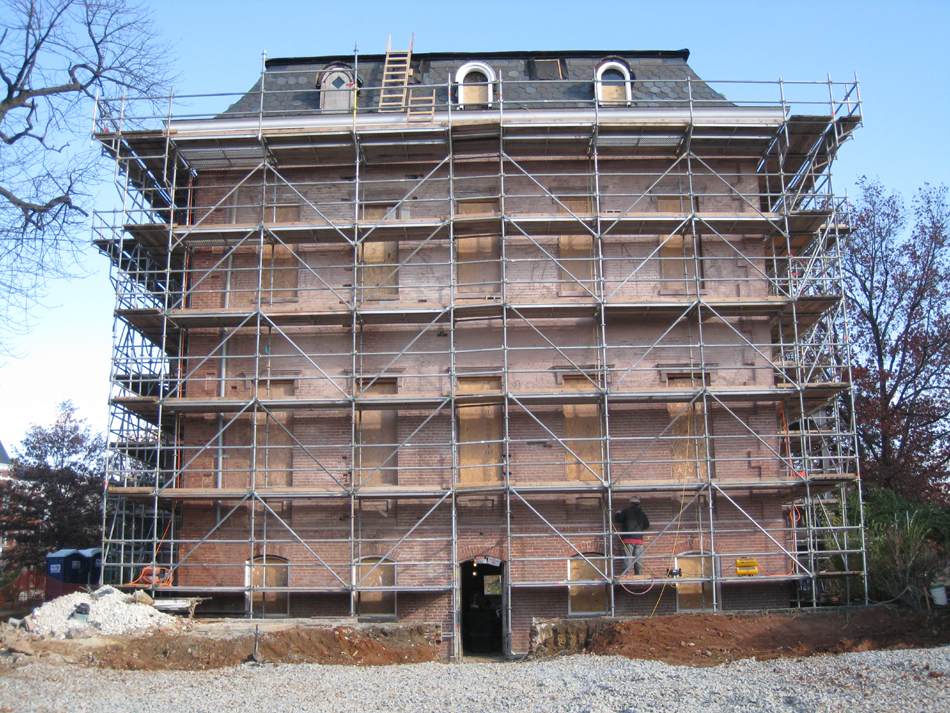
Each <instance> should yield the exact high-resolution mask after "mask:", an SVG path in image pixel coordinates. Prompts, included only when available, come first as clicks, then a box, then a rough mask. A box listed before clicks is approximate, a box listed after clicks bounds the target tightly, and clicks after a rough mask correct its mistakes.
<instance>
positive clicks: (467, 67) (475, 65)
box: [455, 62, 497, 109]
mask: <svg viewBox="0 0 950 713" xmlns="http://www.w3.org/2000/svg"><path fill="white" fill-rule="evenodd" d="M471 72H481V73H482V74H484V75H485V76H486V77H487V78H488V108H489V109H490V108H491V106H492V104H494V102H495V81H496V79H497V78H496V77H495V70H494V69H492V68H491V65H488V64H485V63H484V62H466V63H465V64H463V65H462V66H461V67H459V68H458V71H457V72H456V73H455V84H456V85H458V108H459V109H464V108H465V104H464V103H463V101H462V95H463V91H462V85H463V83H464V81H465V77H466V76H467V75H468V74H470V73H471Z"/></svg>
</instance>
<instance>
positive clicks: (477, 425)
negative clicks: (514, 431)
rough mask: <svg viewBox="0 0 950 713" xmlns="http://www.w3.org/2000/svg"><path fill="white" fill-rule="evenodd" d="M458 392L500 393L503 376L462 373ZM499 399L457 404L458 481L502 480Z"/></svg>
mask: <svg viewBox="0 0 950 713" xmlns="http://www.w3.org/2000/svg"><path fill="white" fill-rule="evenodd" d="M458 393H460V394H478V393H497V394H501V379H500V378H496V377H459V380H458ZM501 417H502V407H501V404H500V403H493V404H477V405H470V406H459V407H458V425H459V446H458V462H459V482H460V483H498V482H501V481H502V480H503V473H502V444H501V425H502V424H501Z"/></svg>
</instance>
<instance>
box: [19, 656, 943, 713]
mask: <svg viewBox="0 0 950 713" xmlns="http://www.w3.org/2000/svg"><path fill="white" fill-rule="evenodd" d="M120 710H128V711H136V712H137V713H150V712H155V713H166V712H167V713H182V712H183V711H188V712H189V713H204V712H208V713H222V711H224V712H226V713H238V712H239V711H257V712H266V711H281V713H284V712H288V713H289V712H291V711H320V712H322V711H346V712H347V713H359V712H362V711H409V712H412V713H416V712H423V711H439V712H441V711H452V712H453V713H469V712H471V713H484V712H485V711H506V712H507V713H526V712H528V711H531V712H534V711H537V712H538V713H541V712H544V713H554V712H560V711H571V712H578V713H580V712H583V713H608V712H609V713H615V712H616V713H635V712H636V713H641V712H644V713H645V712H653V711H656V712H657V713H659V712H660V711H662V712H663V713H674V712H676V711H684V712H685V711H689V712H690V713H693V712H695V711H703V713H715V712H718V711H763V712H768V713H776V712H783V711H789V712H794V713H806V712H807V713H812V712H813V711H849V713H852V712H856V711H875V712H879V711H901V712H902V713H918V712H924V711H941V712H945V711H947V710H950V647H948V648H939V649H917V650H905V651H867V652H863V653H856V654H843V655H840V656H813V657H809V658H806V659H798V660H796V659H774V660H771V661H754V660H748V661H740V662H736V663H731V664H724V665H722V666H717V667H714V668H690V667H685V666H669V665H667V664H664V663H657V662H652V661H637V660H630V659H624V658H619V657H598V656H569V657H563V658H558V659H548V660H544V661H533V662H528V663H478V664H462V665H453V664H438V663H427V664H413V665H405V666H387V667H377V668H371V667H366V668H357V667H350V666H318V665H287V664H282V665H262V666H259V665H245V666H241V667H238V668H231V669H218V670H214V671H205V672H138V671H112V670H98V669H87V668H82V667H79V666H69V665H49V664H46V663H41V662H35V663H30V664H28V665H26V666H22V667H20V668H12V669H5V670H4V669H0V711H3V713H15V712H16V713H18V712H19V711H43V712H45V711H56V712H57V713H58V712H59V711H70V713H75V712H77V711H110V712H112V713H114V712H115V711H120Z"/></svg>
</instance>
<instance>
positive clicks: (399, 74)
mask: <svg viewBox="0 0 950 713" xmlns="http://www.w3.org/2000/svg"><path fill="white" fill-rule="evenodd" d="M415 38H416V36H415V34H413V35H412V39H410V40H409V50H408V51H407V52H394V51H393V50H392V39H393V36H392V35H390V36H389V38H388V39H387V40H386V62H385V64H383V81H382V89H381V90H380V92H379V110H380V111H406V109H407V106H408V103H407V101H406V98H407V97H406V95H407V93H408V87H409V74H410V73H411V72H412V70H411V69H410V68H409V60H410V59H411V58H412V45H413V42H414V41H415Z"/></svg>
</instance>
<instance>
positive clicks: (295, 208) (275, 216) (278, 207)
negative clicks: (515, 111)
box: [264, 203, 300, 224]
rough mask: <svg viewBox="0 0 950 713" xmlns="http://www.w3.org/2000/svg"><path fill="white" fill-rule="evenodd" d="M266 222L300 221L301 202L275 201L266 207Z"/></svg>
mask: <svg viewBox="0 0 950 713" xmlns="http://www.w3.org/2000/svg"><path fill="white" fill-rule="evenodd" d="M264 222H265V223H268V224H269V223H299V222H300V204H299V203H275V204H272V205H268V206H265V208H264Z"/></svg>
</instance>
